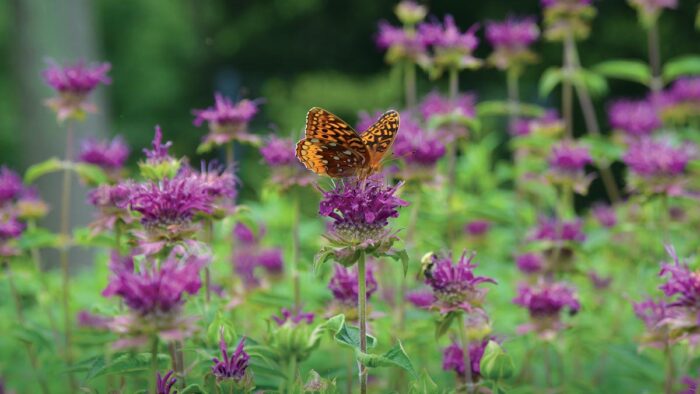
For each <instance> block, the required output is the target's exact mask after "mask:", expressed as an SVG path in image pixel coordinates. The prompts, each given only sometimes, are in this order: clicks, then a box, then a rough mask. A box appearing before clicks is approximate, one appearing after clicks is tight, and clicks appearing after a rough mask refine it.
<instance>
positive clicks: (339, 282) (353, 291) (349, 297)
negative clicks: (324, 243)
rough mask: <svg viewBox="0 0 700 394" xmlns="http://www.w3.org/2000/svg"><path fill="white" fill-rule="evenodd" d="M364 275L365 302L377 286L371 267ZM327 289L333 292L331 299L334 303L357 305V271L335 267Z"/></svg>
mask: <svg viewBox="0 0 700 394" xmlns="http://www.w3.org/2000/svg"><path fill="white" fill-rule="evenodd" d="M365 274H366V292H367V300H369V299H370V297H371V296H372V294H374V292H375V291H377V288H378V284H377V280H376V279H375V278H374V268H373V266H372V265H368V266H367V271H366V272H365ZM328 289H330V291H331V292H333V297H335V299H336V301H338V302H340V303H341V304H343V305H348V306H353V307H354V306H355V305H357V296H358V293H359V290H358V284H357V269H356V268H345V267H343V266H342V265H336V266H335V271H334V272H333V276H332V277H331V280H330V282H329V283H328Z"/></svg>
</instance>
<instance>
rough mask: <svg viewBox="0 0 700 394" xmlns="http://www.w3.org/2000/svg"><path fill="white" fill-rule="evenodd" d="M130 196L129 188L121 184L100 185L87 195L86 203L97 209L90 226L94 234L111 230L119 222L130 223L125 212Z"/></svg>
mask: <svg viewBox="0 0 700 394" xmlns="http://www.w3.org/2000/svg"><path fill="white" fill-rule="evenodd" d="M130 195H131V188H130V187H129V186H127V185H126V184H123V183H119V184H116V185H100V186H98V187H96V188H95V189H92V190H91V191H90V192H89V193H88V202H89V203H90V204H92V205H93V206H95V207H96V208H97V209H98V211H97V215H96V217H95V221H94V222H92V223H91V224H90V227H91V228H92V229H93V233H94V234H97V233H99V232H101V231H105V230H113V229H114V228H115V225H116V224H117V223H119V222H122V223H125V224H128V223H131V222H132V216H131V215H130V214H129V212H128V210H127V207H128V205H129V197H130Z"/></svg>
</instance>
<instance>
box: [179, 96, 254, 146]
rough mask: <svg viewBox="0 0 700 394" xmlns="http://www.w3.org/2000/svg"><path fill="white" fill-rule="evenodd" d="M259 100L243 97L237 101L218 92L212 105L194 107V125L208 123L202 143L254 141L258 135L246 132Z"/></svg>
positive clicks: (217, 143) (218, 143)
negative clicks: (207, 132)
mask: <svg viewBox="0 0 700 394" xmlns="http://www.w3.org/2000/svg"><path fill="white" fill-rule="evenodd" d="M258 106H259V102H257V101H256V100H247V99H243V100H241V101H239V102H237V103H235V104H234V103H233V101H232V100H231V99H230V98H228V97H225V96H223V95H222V94H220V93H216V94H215V95H214V106H213V107H209V108H205V109H195V110H192V113H193V114H194V115H195V119H194V121H193V123H194V125H195V126H197V127H199V126H201V125H202V124H203V123H204V122H207V123H208V124H209V131H210V132H209V134H208V135H207V136H206V137H205V139H204V143H213V144H215V145H223V144H225V143H227V142H229V141H232V140H239V141H242V142H249V143H254V142H257V141H258V137H257V136H255V135H252V134H249V133H248V130H247V128H248V123H249V122H250V121H251V120H252V119H253V117H254V116H255V115H256V114H257V113H258V111H259V108H258Z"/></svg>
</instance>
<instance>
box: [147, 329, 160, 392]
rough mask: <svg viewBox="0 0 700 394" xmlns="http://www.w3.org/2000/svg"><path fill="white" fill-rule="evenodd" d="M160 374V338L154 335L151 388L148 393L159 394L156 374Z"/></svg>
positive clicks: (150, 377) (152, 342)
mask: <svg viewBox="0 0 700 394" xmlns="http://www.w3.org/2000/svg"><path fill="white" fill-rule="evenodd" d="M157 373H158V336H157V335H154V336H153V338H152V339H151V374H150V376H149V377H148V384H149V386H150V387H149V388H148V390H146V392H153V393H154V394H158V390H156V385H157V383H156V374H157Z"/></svg>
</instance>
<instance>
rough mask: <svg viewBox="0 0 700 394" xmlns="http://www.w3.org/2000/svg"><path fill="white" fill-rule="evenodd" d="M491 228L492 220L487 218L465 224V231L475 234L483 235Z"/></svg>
mask: <svg viewBox="0 0 700 394" xmlns="http://www.w3.org/2000/svg"><path fill="white" fill-rule="evenodd" d="M489 229H491V222H490V221H488V220H486V219H476V220H472V221H471V222H469V223H467V225H466V226H464V231H465V232H466V233H467V234H469V235H473V236H481V235H484V234H486V233H487V232H488V231H489Z"/></svg>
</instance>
